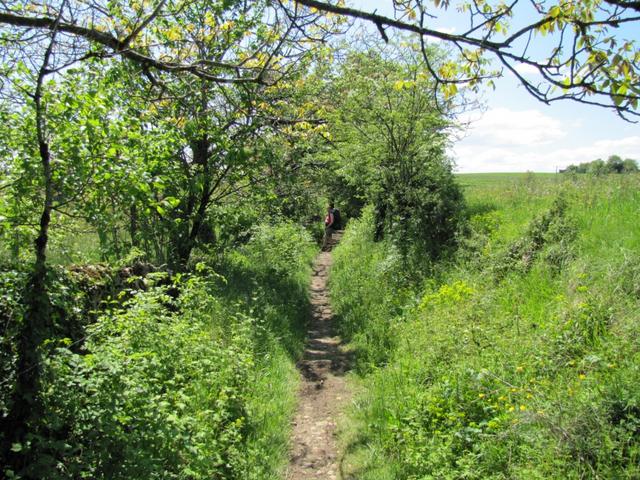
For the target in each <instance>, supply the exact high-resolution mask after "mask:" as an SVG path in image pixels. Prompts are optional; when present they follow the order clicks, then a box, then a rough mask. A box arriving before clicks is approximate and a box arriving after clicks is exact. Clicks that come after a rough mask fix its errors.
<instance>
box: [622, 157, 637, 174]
mask: <svg viewBox="0 0 640 480" xmlns="http://www.w3.org/2000/svg"><path fill="white" fill-rule="evenodd" d="M622 165H623V167H624V172H625V173H635V172H637V171H638V170H639V169H638V162H637V161H635V160H634V159H632V158H625V159H624V161H623V162H622Z"/></svg>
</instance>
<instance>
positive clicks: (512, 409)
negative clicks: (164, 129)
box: [508, 405, 516, 412]
mask: <svg viewBox="0 0 640 480" xmlns="http://www.w3.org/2000/svg"><path fill="white" fill-rule="evenodd" d="M515 409H516V407H514V406H513V405H511V406H510V407H509V409H508V410H509V411H510V412H513V411H514V410H515Z"/></svg>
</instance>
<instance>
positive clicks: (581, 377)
mask: <svg viewBox="0 0 640 480" xmlns="http://www.w3.org/2000/svg"><path fill="white" fill-rule="evenodd" d="M578 378H579V379H580V380H584V379H585V378H587V376H586V375H585V374H584V373H581V374H580V375H578Z"/></svg>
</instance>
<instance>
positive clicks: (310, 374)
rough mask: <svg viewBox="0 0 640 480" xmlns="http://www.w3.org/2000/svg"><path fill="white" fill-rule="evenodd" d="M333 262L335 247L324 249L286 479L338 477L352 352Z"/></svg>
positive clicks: (314, 279) (316, 276) (313, 290)
mask: <svg viewBox="0 0 640 480" xmlns="http://www.w3.org/2000/svg"><path fill="white" fill-rule="evenodd" d="M336 236H337V235H336ZM330 266H331V252H321V253H320V254H319V255H318V258H317V259H316V262H315V264H314V273H313V277H312V280H311V304H312V318H311V323H310V325H309V338H308V340H307V346H306V349H305V353H304V357H303V359H302V360H301V361H300V363H299V364H298V368H299V369H300V372H301V374H302V376H303V379H302V386H301V388H300V393H299V396H300V398H299V403H298V411H297V413H296V416H295V419H294V423H293V438H292V452H291V462H290V465H289V472H288V475H287V479H288V480H302V479H320V478H321V479H328V480H330V479H337V478H339V473H338V470H339V463H338V461H339V456H338V450H337V446H336V439H335V431H336V422H337V419H338V417H339V416H340V414H341V412H342V411H343V408H344V406H345V404H346V402H347V401H348V399H349V397H350V394H349V390H348V388H347V385H346V381H345V378H344V374H345V373H346V372H347V371H348V369H349V357H348V354H347V353H346V352H345V351H344V349H343V346H342V342H341V340H340V338H339V337H338V336H336V335H335V331H334V325H333V315H332V312H331V306H330V305H329V294H328V289H327V279H328V274H329V267H330Z"/></svg>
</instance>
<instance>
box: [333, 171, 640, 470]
mask: <svg viewBox="0 0 640 480" xmlns="http://www.w3.org/2000/svg"><path fill="white" fill-rule="evenodd" d="M458 178H459V179H460V181H461V183H462V184H463V185H464V188H465V191H466V196H467V203H468V208H469V215H470V219H471V223H470V224H471V225H472V228H473V231H474V232H476V233H475V234H474V235H473V236H471V237H470V239H469V241H468V242H467V243H466V244H465V245H464V246H463V247H462V249H463V250H462V251H461V252H460V258H459V260H457V261H456V260H454V261H453V262H451V261H449V263H447V265H443V268H442V270H441V271H440V274H439V275H438V278H434V279H431V280H429V279H425V282H424V286H423V287H421V288H416V287H412V288H411V291H410V292H409V293H407V292H406V291H404V292H403V291H402V288H401V286H399V285H398V283H397V282H394V279H395V278H397V277H399V276H400V277H401V272H399V271H398V265H397V264H396V263H394V259H393V258H394V257H393V249H390V248H389V247H388V246H384V245H380V244H378V245H375V244H373V243H372V242H371V240H370V239H369V238H368V237H367V235H366V231H367V229H366V227H365V226H364V225H358V224H354V225H353V228H351V229H350V230H349V231H348V232H347V234H346V236H345V242H343V244H342V245H341V246H340V247H339V249H338V251H337V252H336V264H335V270H334V272H333V283H332V288H333V289H334V291H336V292H339V293H338V294H339V295H340V300H339V301H338V305H337V310H338V311H339V312H340V314H341V315H342V317H343V318H346V319H348V318H350V317H351V316H352V315H355V317H356V318H357V319H358V321H357V322H351V323H350V324H349V325H351V327H349V328H350V329H351V330H348V332H349V337H350V338H352V339H353V342H354V343H355V345H356V346H357V347H358V348H360V349H361V350H362V351H364V352H368V351H369V350H374V351H375V355H373V354H372V353H371V352H368V353H367V357H373V358H377V359H380V361H379V362H378V363H377V367H374V368H371V366H370V364H369V368H368V369H362V372H363V373H364V376H363V379H362V383H363V385H364V387H363V393H362V394H361V395H360V396H359V397H358V398H357V400H356V403H355V406H354V408H353V411H352V416H351V418H352V424H351V427H350V429H348V431H349V432H350V433H349V435H346V436H345V439H346V440H345V441H346V442H347V456H346V459H345V464H346V465H349V472H351V473H350V475H351V476H348V477H347V478H354V479H355V478H403V479H417V478H478V479H485V478H636V476H638V475H639V474H640V467H639V466H638V465H639V463H638V461H639V460H640V435H639V434H638V432H639V431H640V407H638V405H640V387H638V378H639V377H640V367H639V366H638V360H639V358H640V353H639V352H640V347H639V346H638V343H637V341H635V340H634V339H636V338H637V336H638V333H639V329H640V319H639V316H638V313H637V312H638V311H640V267H639V266H638V265H640V228H638V223H637V222H638V218H640V194H639V192H640V176H638V175H626V176H615V175H611V176H608V177H603V178H593V177H588V176H578V177H564V176H557V175H538V174H535V175H534V174H521V175H512V174H488V175H460V176H458ZM559 197H562V198H564V199H565V200H566V202H567V205H568V207H567V210H566V213H565V214H564V215H563V216H557V217H550V218H551V227H549V228H550V230H549V232H548V233H544V232H545V231H542V232H541V233H537V230H536V228H540V227H539V226H540V225H541V224H535V222H533V220H534V219H535V218H539V217H540V216H541V215H542V214H543V213H544V212H549V211H550V210H549V209H550V208H551V207H552V204H553V202H554V201H555V199H557V198H559ZM557 215H560V214H557ZM363 221H364V222H366V221H367V220H366V219H365V220H363ZM532 225H538V226H537V227H535V228H534V227H532ZM531 228H534V230H531V231H530V229H531ZM545 228H546V227H545ZM554 229H555V230H554ZM527 235H534V237H532V238H536V240H535V241H534V243H532V244H531V245H534V246H535V248H536V250H531V252H529V250H527V249H526V248H525V250H523V251H524V252H525V254H524V256H525V257H529V256H530V258H520V257H516V258H514V259H510V257H505V256H504V252H505V251H507V250H508V249H509V248H513V245H516V242H519V244H520V245H525V246H526V245H528V244H527V241H529V240H526V237H527ZM538 235H541V237H538ZM540 238H542V239H543V240H540ZM545 239H546V240H545ZM541 241H542V245H541V246H540V244H539V242H541ZM523 242H524V243H523ZM527 248H533V247H527ZM363 252H365V255H364V256H362V253H363ZM372 252H378V253H377V254H376V255H372ZM505 262H506V263H505ZM510 262H511V263H510ZM499 265H500V267H499V268H498V266H499ZM498 273H499V274H498ZM374 285H375V287H374ZM334 295H336V294H334ZM363 305H366V306H367V308H366V310H364V309H363V308H362V306H363ZM353 327H355V329H356V330H355V331H352V329H353ZM379 332H387V333H388V334H390V335H392V337H393V341H390V342H387V343H386V344H385V343H384V342H381V341H379V340H375V339H378V338H379V337H380V333H379ZM362 339H368V341H367V342H363V341H362ZM372 339H373V340H375V341H372ZM385 349H386V350H385ZM372 453H375V454H372ZM376 475H378V476H376Z"/></svg>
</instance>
